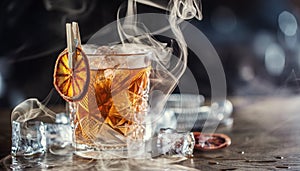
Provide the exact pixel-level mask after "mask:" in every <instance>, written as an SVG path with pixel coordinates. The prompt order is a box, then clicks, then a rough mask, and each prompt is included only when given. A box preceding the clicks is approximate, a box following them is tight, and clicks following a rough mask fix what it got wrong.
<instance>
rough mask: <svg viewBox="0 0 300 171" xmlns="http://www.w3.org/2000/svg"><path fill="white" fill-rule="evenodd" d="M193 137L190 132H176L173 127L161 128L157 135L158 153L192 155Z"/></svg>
mask: <svg viewBox="0 0 300 171" xmlns="http://www.w3.org/2000/svg"><path fill="white" fill-rule="evenodd" d="M194 145H195V138H194V135H193V133H192V132H177V131H176V130H174V129H170V128H166V129H161V130H160V132H159V134H158V137H157V148H158V152H159V153H160V154H164V155H176V154H179V155H183V156H192V155H193V151H194Z"/></svg>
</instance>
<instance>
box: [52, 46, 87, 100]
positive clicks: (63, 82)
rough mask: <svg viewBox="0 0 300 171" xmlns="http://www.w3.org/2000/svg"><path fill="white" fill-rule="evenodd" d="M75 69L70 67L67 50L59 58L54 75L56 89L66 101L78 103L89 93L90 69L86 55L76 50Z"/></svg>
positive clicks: (74, 56)
mask: <svg viewBox="0 0 300 171" xmlns="http://www.w3.org/2000/svg"><path fill="white" fill-rule="evenodd" d="M75 53H76V54H75V55H73V58H72V62H73V68H70V67H69V59H68V51H67V49H65V50H64V51H63V52H62V53H61V54H60V55H59V56H58V58H57V60H56V63H55V68H54V74H53V78H54V80H53V83H54V87H55V88H56V90H57V91H58V93H59V94H60V95H61V96H62V97H63V98H64V99H65V100H66V101H71V102H72V101H78V100H80V99H82V98H83V97H84V95H85V94H86V93H87V90H88V85H89V82H90V69H89V63H88V59H87V57H86V55H85V53H84V52H83V51H82V50H81V49H79V48H76V51H75Z"/></svg>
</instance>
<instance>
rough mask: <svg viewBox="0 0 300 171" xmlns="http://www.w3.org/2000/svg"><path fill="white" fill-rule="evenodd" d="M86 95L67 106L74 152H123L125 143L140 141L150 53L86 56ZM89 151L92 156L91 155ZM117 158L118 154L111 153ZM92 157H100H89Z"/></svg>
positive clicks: (146, 96) (80, 153)
mask: <svg viewBox="0 0 300 171" xmlns="http://www.w3.org/2000/svg"><path fill="white" fill-rule="evenodd" d="M87 57H88V60H89V68H90V82H89V85H88V90H87V93H86V95H85V96H84V97H83V98H82V99H81V100H79V101H77V102H72V103H70V108H71V111H74V112H73V114H72V120H73V123H72V124H73V127H74V145H75V147H76V153H77V154H79V155H81V156H84V157H85V156H86V157H93V156H90V155H91V154H93V155H94V154H96V155H100V153H95V151H96V152H100V151H101V155H103V153H105V152H107V151H109V152H110V153H113V151H116V150H117V151H124V150H126V143H127V141H128V139H129V140H143V137H144V133H145V126H144V119H145V117H146V115H147V109H148V93H149V88H150V81H149V77H150V73H151V65H150V53H134V54H101V55H100V54H97V53H95V54H87ZM91 152H93V153H91ZM115 154H116V155H120V153H115ZM93 158H102V157H101V156H100V157H99V156H98V157H97V156H96V157H93Z"/></svg>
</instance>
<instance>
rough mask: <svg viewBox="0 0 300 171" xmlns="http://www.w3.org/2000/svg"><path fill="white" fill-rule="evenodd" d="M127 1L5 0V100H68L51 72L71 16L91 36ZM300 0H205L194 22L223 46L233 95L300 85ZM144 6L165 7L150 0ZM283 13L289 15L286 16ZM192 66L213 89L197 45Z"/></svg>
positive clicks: (0, 32)
mask: <svg viewBox="0 0 300 171" xmlns="http://www.w3.org/2000/svg"><path fill="white" fill-rule="evenodd" d="M123 2H124V1H122V0H101V1H99V0H43V1H34V0H26V1H21V0H2V1H1V2H0V108H5V109H7V110H6V111H10V110H11V109H12V108H13V107H14V106H16V105H17V104H18V103H20V102H21V101H23V100H25V99H27V98H30V97H37V98H38V99H39V100H41V101H43V100H45V99H47V96H48V95H50V96H51V100H50V103H51V104H61V103H63V100H62V99H61V98H60V97H59V96H58V95H57V93H56V91H53V84H52V74H53V69H54V63H55V60H56V58H57V55H58V54H59V53H60V52H61V51H62V50H63V49H64V48H65V47H66V42H65V23H66V22H70V21H78V23H79V26H80V31H81V36H82V42H83V43H85V42H86V41H87V40H88V39H89V38H90V36H92V35H93V34H94V33H95V32H96V31H98V30H99V29H100V28H102V27H103V26H105V25H106V24H108V23H110V22H112V21H114V20H115V19H116V12H117V9H118V7H119V6H120V4H121V3H123ZM297 2H298V1H296V0H295V1H292V0H268V1H262V0H252V1H239V0H226V1H219V0H202V8H203V20H202V21H197V20H190V21H189V22H191V23H192V24H194V25H195V26H197V27H198V28H199V29H200V30H201V31H202V32H203V33H204V34H205V35H206V36H207V38H208V39H209V40H210V41H211V43H212V45H213V46H214V47H215V48H216V50H217V52H218V54H219V56H220V58H221V61H222V63H223V67H224V70H225V74H226V80H227V89H228V95H229V96H250V95H251V96H254V95H255V96H256V95H292V94H296V93H298V90H299V86H298V74H299V68H300V50H299V48H298V47H299V30H298V22H299V14H300V13H299V3H297ZM140 10H141V11H143V10H149V11H155V12H162V13H165V12H164V11H160V10H157V9H154V8H150V7H145V6H141V7H140ZM284 11H285V12H284ZM283 14H284V15H283ZM280 15H281V16H285V17H283V19H282V20H279V18H280V17H279V16H280ZM295 19H296V20H295ZM295 21H296V22H295ZM295 23H296V24H295ZM280 26H281V27H282V28H283V29H282V28H280ZM284 28H285V30H289V29H290V30H292V31H291V32H293V30H295V29H296V32H295V34H291V33H290V32H288V31H287V33H285V31H284ZM267 51H268V53H267ZM282 61H283V62H284V63H283V64H282ZM188 67H189V68H190V69H191V70H192V72H193V74H194V77H195V78H196V80H197V83H198V87H199V92H200V93H201V94H204V95H205V96H206V97H209V96H210V85H209V80H208V77H207V74H206V72H205V69H204V67H203V66H202V64H201V62H200V61H199V60H198V59H197V58H196V57H195V56H194V55H193V54H192V53H190V55H189V61H188ZM270 68H271V69H270ZM178 91H179V90H178V89H176V90H175V92H178ZM0 117H1V116H0ZM0 119H1V118H0ZM2 119H4V118H3V117H2ZM0 129H2V128H0ZM8 150H9V149H8ZM0 155H1V156H2V154H0Z"/></svg>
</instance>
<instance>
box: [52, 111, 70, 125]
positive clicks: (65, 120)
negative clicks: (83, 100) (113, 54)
mask: <svg viewBox="0 0 300 171" xmlns="http://www.w3.org/2000/svg"><path fill="white" fill-rule="evenodd" d="M55 123H57V124H70V118H69V117H68V115H67V114H66V113H58V114H56V115H55Z"/></svg>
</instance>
